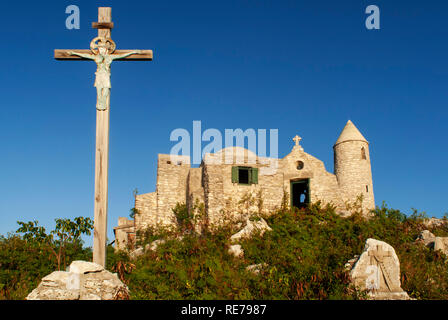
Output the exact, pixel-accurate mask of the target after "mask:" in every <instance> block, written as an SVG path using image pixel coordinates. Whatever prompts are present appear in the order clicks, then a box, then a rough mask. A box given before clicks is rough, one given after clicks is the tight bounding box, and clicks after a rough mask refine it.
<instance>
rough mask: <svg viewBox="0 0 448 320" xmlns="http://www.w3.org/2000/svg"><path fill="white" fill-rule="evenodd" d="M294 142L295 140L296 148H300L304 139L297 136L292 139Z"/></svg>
mask: <svg viewBox="0 0 448 320" xmlns="http://www.w3.org/2000/svg"><path fill="white" fill-rule="evenodd" d="M292 140H294V142H295V143H296V146H299V144H300V140H302V138H300V137H299V136H295V137H294V139H292Z"/></svg>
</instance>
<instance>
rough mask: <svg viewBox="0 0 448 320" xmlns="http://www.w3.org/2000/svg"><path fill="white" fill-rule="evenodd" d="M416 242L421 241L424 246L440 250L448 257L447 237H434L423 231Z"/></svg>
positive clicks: (427, 231)
mask: <svg viewBox="0 0 448 320" xmlns="http://www.w3.org/2000/svg"><path fill="white" fill-rule="evenodd" d="M416 241H421V242H422V243H423V244H424V245H425V246H427V247H429V248H432V249H434V251H437V250H440V251H442V252H443V253H444V254H445V255H448V237H436V236H435V235H434V234H432V233H431V232H430V231H429V230H423V231H422V232H421V233H420V235H419V236H418V238H417V240H416Z"/></svg>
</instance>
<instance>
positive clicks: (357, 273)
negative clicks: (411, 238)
mask: <svg viewBox="0 0 448 320" xmlns="http://www.w3.org/2000/svg"><path fill="white" fill-rule="evenodd" d="M351 265H352V266H353V267H352V268H351V270H350V278H351V281H352V283H353V284H354V285H355V286H356V287H358V288H359V289H361V290H367V291H368V294H369V296H370V298H372V299H374V300H409V299H410V298H409V296H408V294H407V293H406V292H405V291H403V289H402V288H401V283H400V261H399V260H398V256H397V254H396V253H395V250H394V248H393V247H392V246H391V245H389V244H387V243H386V242H383V241H379V240H375V239H367V241H366V244H365V247H364V251H363V252H362V254H361V255H360V256H359V258H357V259H355V260H351V261H350V262H349V263H347V264H346V268H350V266H351Z"/></svg>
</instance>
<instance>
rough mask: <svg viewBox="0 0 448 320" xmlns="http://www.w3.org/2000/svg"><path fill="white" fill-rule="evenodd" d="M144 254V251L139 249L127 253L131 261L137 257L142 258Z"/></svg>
mask: <svg viewBox="0 0 448 320" xmlns="http://www.w3.org/2000/svg"><path fill="white" fill-rule="evenodd" d="M144 253H145V249H144V248H142V247H140V248H137V249H135V250H134V251H131V253H129V258H131V260H135V259H137V258H138V257H140V256H142V255H143V254H144Z"/></svg>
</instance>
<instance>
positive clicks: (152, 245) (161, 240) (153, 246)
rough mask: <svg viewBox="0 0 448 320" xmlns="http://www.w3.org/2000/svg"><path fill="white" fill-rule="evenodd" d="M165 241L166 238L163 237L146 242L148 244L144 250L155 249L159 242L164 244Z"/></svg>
mask: <svg viewBox="0 0 448 320" xmlns="http://www.w3.org/2000/svg"><path fill="white" fill-rule="evenodd" d="M165 242H166V240H163V239H158V240H154V241H153V242H151V243H148V244H147V245H146V246H145V250H152V251H156V250H157V248H158V247H159V246H160V245H161V244H164V243H165Z"/></svg>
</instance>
